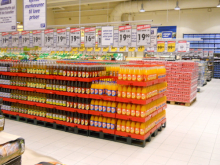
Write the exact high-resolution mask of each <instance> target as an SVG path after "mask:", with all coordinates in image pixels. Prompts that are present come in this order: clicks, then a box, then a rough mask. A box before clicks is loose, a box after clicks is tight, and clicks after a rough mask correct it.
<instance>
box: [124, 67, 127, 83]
mask: <svg viewBox="0 0 220 165" xmlns="http://www.w3.org/2000/svg"><path fill="white" fill-rule="evenodd" d="M127 72H128V69H127V67H126V68H124V69H123V80H124V81H126V80H127Z"/></svg>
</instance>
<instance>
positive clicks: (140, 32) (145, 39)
mask: <svg viewBox="0 0 220 165" xmlns="http://www.w3.org/2000/svg"><path fill="white" fill-rule="evenodd" d="M150 35H151V25H137V45H138V46H150V45H151V40H150Z"/></svg>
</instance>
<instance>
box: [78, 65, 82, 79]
mask: <svg viewBox="0 0 220 165" xmlns="http://www.w3.org/2000/svg"><path fill="white" fill-rule="evenodd" d="M78 77H82V67H78Z"/></svg>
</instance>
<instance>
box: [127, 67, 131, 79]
mask: <svg viewBox="0 0 220 165" xmlns="http://www.w3.org/2000/svg"><path fill="white" fill-rule="evenodd" d="M127 80H128V81H131V80H132V68H128V70H127Z"/></svg>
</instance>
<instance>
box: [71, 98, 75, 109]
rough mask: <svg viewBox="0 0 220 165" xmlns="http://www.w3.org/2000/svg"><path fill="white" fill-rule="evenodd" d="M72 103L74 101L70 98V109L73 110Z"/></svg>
mask: <svg viewBox="0 0 220 165" xmlns="http://www.w3.org/2000/svg"><path fill="white" fill-rule="evenodd" d="M73 103H74V100H73V97H70V108H73V107H74V106H73Z"/></svg>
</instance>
